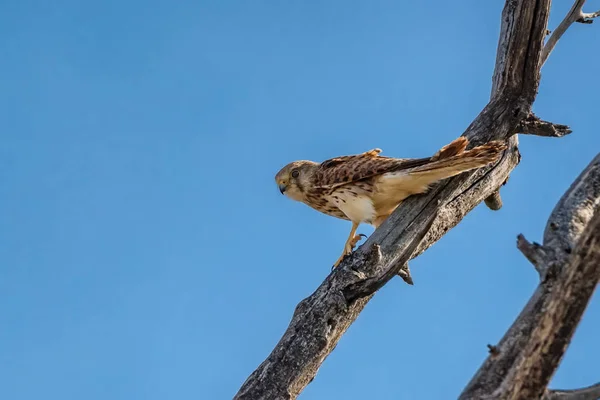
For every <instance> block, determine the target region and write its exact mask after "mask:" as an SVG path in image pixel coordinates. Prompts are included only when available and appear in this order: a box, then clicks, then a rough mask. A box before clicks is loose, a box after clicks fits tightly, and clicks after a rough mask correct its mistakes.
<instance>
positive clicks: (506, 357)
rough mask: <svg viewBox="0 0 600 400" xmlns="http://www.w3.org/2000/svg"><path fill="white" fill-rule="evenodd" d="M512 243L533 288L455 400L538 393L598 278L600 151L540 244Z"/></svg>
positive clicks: (557, 211) (552, 217)
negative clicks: (531, 272)
mask: <svg viewBox="0 0 600 400" xmlns="http://www.w3.org/2000/svg"><path fill="white" fill-rule="evenodd" d="M517 246H518V247H519V249H520V250H521V252H523V254H525V256H526V257H527V259H529V260H530V261H531V262H532V263H533V264H534V265H535V267H536V269H537V270H538V272H539V273H540V276H541V281H540V284H539V286H538V288H537V290H536V291H535V293H534V294H533V296H532V297H531V299H530V300H529V302H528V303H527V305H526V306H525V308H524V309H523V311H522V312H521V314H520V315H519V316H518V317H517V319H516V321H515V322H514V323H513V325H512V326H511V327H510V329H509V330H508V332H507V333H506V334H505V335H504V337H503V338H502V340H501V341H500V343H498V344H497V345H495V346H493V347H494V349H495V350H496V351H495V354H494V355H491V356H489V357H488V359H487V360H486V361H485V362H484V363H483V365H482V366H481V368H480V369H479V371H478V372H477V373H476V375H475V376H474V377H473V379H472V380H471V382H470V383H469V384H468V386H467V387H466V389H465V390H464V392H463V393H462V394H461V396H460V399H461V400H466V399H482V398H486V399H523V400H525V399H539V398H542V396H543V395H544V393H545V391H546V387H547V385H548V382H549V381H550V379H551V378H552V375H553V374H554V371H555V370H556V368H557V367H558V364H559V363H560V361H561V359H562V357H563V355H564V353H565V351H566V349H567V346H568V345H569V343H570V341H571V337H572V336H573V334H574V333H575V329H576V328H577V325H578V324H579V321H580V319H581V316H582V315H583V312H584V311H585V309H586V307H587V304H588V302H589V300H590V298H591V297H592V294H593V292H594V289H595V288H596V285H597V283H598V281H599V280H600V154H599V155H597V156H596V157H595V158H594V159H593V160H592V162H591V163H590V164H589V165H588V166H587V168H586V169H585V170H584V171H583V172H582V173H581V174H580V175H579V177H578V178H577V179H576V180H575V182H574V183H573V184H572V185H571V187H570V188H569V190H567V192H566V193H565V194H564V195H563V197H562V198H561V199H560V201H559V202H558V204H557V205H556V207H555V208H554V210H553V211H552V214H551V215H550V218H549V219H548V224H547V226H546V230H545V233H544V241H543V245H539V244H531V243H529V242H527V241H526V240H525V238H524V237H523V236H522V235H520V236H519V240H518V245H517ZM590 391H591V390H590ZM550 393H552V392H550ZM556 393H558V392H555V394H556ZM554 398H561V397H554ZM567 398H578V397H567ZM584 398H585V397H584Z"/></svg>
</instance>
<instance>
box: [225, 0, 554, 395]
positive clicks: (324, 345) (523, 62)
mask: <svg viewBox="0 0 600 400" xmlns="http://www.w3.org/2000/svg"><path fill="white" fill-rule="evenodd" d="M549 7H550V0H536V1H528V0H519V1H513V0H510V1H507V2H506V6H505V8H504V11H503V13H502V29H501V34H500V40H499V46H498V48H499V52H498V57H497V62H496V68H495V72H494V82H495V85H496V87H497V93H496V95H494V96H493V98H492V99H491V100H490V102H489V103H488V104H487V105H486V106H485V107H484V109H483V110H482V112H481V113H480V114H479V115H478V116H477V118H476V119H475V120H474V121H473V122H472V123H471V125H470V126H469V127H468V128H467V130H466V132H465V133H464V135H465V136H467V137H468V138H469V139H470V140H471V144H472V145H477V144H482V143H487V142H489V141H491V140H494V139H508V140H509V143H510V144H511V147H510V148H509V149H508V150H507V151H506V152H505V154H504V156H503V157H502V159H501V160H500V161H499V162H498V163H497V164H496V165H495V166H494V167H493V168H486V169H482V170H478V171H475V172H472V173H465V174H462V175H460V176H458V177H455V178H452V179H449V180H447V181H446V182H444V183H442V184H440V185H437V186H436V187H434V188H432V190H431V191H430V193H429V194H427V195H423V196H414V197H412V198H409V199H407V200H406V201H405V202H404V203H403V204H402V205H400V207H398V209H397V210H396V211H395V212H394V213H393V214H392V215H391V216H390V217H389V218H388V219H387V220H386V221H385V222H384V223H383V224H382V225H381V226H380V227H379V228H378V229H377V230H376V231H375V232H374V233H373V234H372V235H371V237H370V238H369V239H368V240H367V241H366V242H365V244H364V245H363V246H361V247H360V248H359V249H358V250H357V251H356V252H355V253H354V254H353V255H352V256H351V257H349V258H347V259H346V260H345V261H344V262H343V263H342V264H341V265H340V267H338V268H336V270H334V271H333V272H332V273H331V274H330V275H329V276H328V277H327V278H326V279H325V281H324V282H323V283H322V284H321V286H319V288H317V290H316V291H315V292H314V293H313V294H312V295H311V296H309V297H308V298H306V299H304V300H302V301H301V302H300V304H299V305H298V306H297V307H296V311H295V312H294V315H293V317H292V320H291V322H290V325H289V327H288V329H287V330H286V332H285V333H284V335H283V337H282V338H281V340H280V341H279V343H278V344H277V345H276V346H275V349H274V350H273V351H272V353H271V354H270V355H269V356H268V357H267V359H266V360H265V361H264V362H263V363H262V364H261V365H260V366H259V367H258V368H257V369H256V370H255V371H254V372H253V373H252V374H251V375H250V377H249V378H248V379H247V380H246V382H245V383H244V384H243V385H242V387H241V389H240V390H239V392H238V393H237V394H236V396H235V398H236V399H253V400H257V399H294V398H296V397H297V396H298V394H299V393H300V392H301V391H302V389H303V388H304V387H305V386H306V385H307V384H308V383H309V382H310V381H311V380H312V379H313V378H314V376H315V374H316V373H317V370H318V368H319V366H320V365H321V363H322V362H323V361H324V360H325V358H326V357H327V355H328V354H329V353H330V352H331V351H332V350H333V349H334V348H335V346H336V344H337V342H338V340H339V338H340V337H341V335H342V334H343V333H344V332H345V331H346V329H347V328H348V327H349V326H350V324H351V323H352V322H353V321H354V320H355V319H356V317H357V316H358V314H359V313H360V312H361V310H362V309H363V308H364V306H365V305H366V304H367V302H368V301H369V300H370V298H371V297H372V296H373V294H374V292H375V291H376V290H377V289H378V288H379V287H380V286H381V285H383V284H385V283H386V282H387V281H388V280H389V279H391V278H392V277H393V276H394V274H396V273H398V271H399V270H400V268H401V266H402V265H403V264H404V263H405V262H406V261H408V260H409V259H410V258H411V257H412V256H413V254H415V255H416V254H418V253H419V252H420V251H423V250H424V249H426V248H427V247H428V246H430V245H431V244H433V243H434V242H435V241H437V240H438V239H439V238H440V237H441V236H442V235H443V234H444V233H445V232H447V231H448V230H449V229H450V228H452V227H454V226H455V225H456V224H458V222H459V221H460V220H461V219H462V218H463V217H464V216H465V215H466V214H467V213H468V212H469V211H470V210H472V209H473V208H474V207H475V206H476V205H477V204H479V203H480V202H481V201H483V200H484V199H485V198H486V197H487V196H489V195H490V194H492V193H493V192H494V191H495V190H496V189H497V188H498V187H499V186H500V185H501V184H502V183H503V182H505V181H506V179H507V178H508V175H509V172H510V171H511V170H512V169H513V168H514V167H515V166H516V165H517V164H518V162H519V153H518V149H517V147H516V144H517V139H516V136H514V135H513V133H514V132H515V129H516V127H517V126H518V124H519V123H520V122H521V120H523V119H524V118H525V117H526V116H527V115H529V114H530V111H531V106H532V104H533V101H534V99H535V95H536V93H537V88H538V85H539V78H540V75H539V74H540V65H541V64H540V55H541V51H542V46H543V40H544V36H545V32H546V23H547V20H548V13H549ZM423 235H426V236H425V238H424V239H423V240H419V239H420V238H421V237H423ZM417 246H419V249H417V250H415V248H416V247H417Z"/></svg>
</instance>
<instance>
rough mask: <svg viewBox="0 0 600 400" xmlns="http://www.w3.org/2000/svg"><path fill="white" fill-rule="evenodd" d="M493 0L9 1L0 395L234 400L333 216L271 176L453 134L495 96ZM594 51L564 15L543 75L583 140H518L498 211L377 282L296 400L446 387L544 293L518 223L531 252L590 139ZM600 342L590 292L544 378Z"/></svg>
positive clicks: (599, 58) (322, 250)
mask: <svg viewBox="0 0 600 400" xmlns="http://www.w3.org/2000/svg"><path fill="white" fill-rule="evenodd" d="M561 3H562V2H556V5H555V7H554V9H553V15H552V18H551V26H550V28H552V29H553V28H554V27H556V25H557V24H558V22H559V19H560V17H561V16H562V15H564V13H566V11H567V10H568V8H569V7H570V4H561ZM566 3H570V2H566ZM588 3H589V9H590V10H595V9H598V8H600V2H599V1H597V0H596V1H590V2H588ZM502 5H503V2H502V1H494V2H491V1H485V2H483V1H479V0H469V1H463V2H445V1H438V0H434V1H429V2H420V3H419V2H408V3H407V2H392V1H382V0H375V1H369V2H366V1H365V2H356V1H341V0H331V1H327V2H325V1H320V2H316V1H311V2H299V1H296V2H275V1H252V2H249V1H210V2H208V1H196V2H191V1H181V2H176V3H174V2H167V1H159V0H148V1H144V2H142V1H137V0H129V1H116V0H112V1H105V2H101V3H98V2H94V3H92V2H81V1H73V0H66V1H58V2H41V1H29V0H23V1H19V2H17V1H12V2H8V1H4V2H1V3H0V35H1V37H2V40H1V41H0V52H1V54H2V57H0V72H1V74H0V93H2V95H1V96H0V135H1V139H2V141H1V143H2V145H1V146H0V182H1V184H0V221H2V222H1V224H0V304H1V306H0V326H1V328H0V376H1V377H2V378H1V381H2V384H0V398H4V399H11V400H21V399H28V400H29V399H31V400H33V399H40V398H48V399H81V398H85V399H88V400H105V399H114V400H118V399H128V400H129V399H157V400H158V399H161V400H162V399H226V398H231V397H232V396H233V394H234V393H235V392H236V391H237V390H238V388H239V386H240V385H241V384H242V382H243V381H244V380H245V379H246V377H247V376H248V375H249V374H250V373H251V372H252V371H253V370H254V368H256V367H257V366H258V364H259V363H260V362H262V360H263V359H264V358H265V357H266V356H267V355H268V354H269V352H270V351H271V349H272V347H273V346H274V345H275V344H276V343H277V341H278V340H279V338H280V336H281V335H282V333H283V332H284V330H285V328H286V327H287V324H288V322H289V320H290V317H291V315H292V312H293V310H294V307H295V305H296V304H297V303H298V302H299V301H300V300H301V299H302V298H304V297H306V296H308V295H309V294H310V293H312V291H313V290H314V289H315V288H316V287H317V285H318V284H319V283H320V282H321V281H322V280H323V279H324V278H325V276H326V275H327V274H328V272H329V268H330V266H331V263H332V262H333V261H334V260H335V259H336V258H337V257H338V255H339V252H340V251H341V249H342V246H343V243H344V241H345V239H346V236H347V234H348V230H349V228H350V225H349V223H348V222H346V221H341V220H337V219H334V218H331V217H327V216H325V215H321V214H318V213H316V212H315V211H313V210H311V209H309V208H308V207H306V206H304V205H302V204H299V203H294V202H292V201H290V200H288V199H286V198H284V197H283V196H281V195H280V194H279V192H278V190H277V187H276V185H275V183H274V181H273V177H274V174H275V173H276V172H277V171H278V170H279V168H281V167H282V166H283V165H284V164H286V163H288V162H290V161H292V160H296V159H312V160H317V161H320V160H324V159H326V158H329V157H334V156H337V155H343V154H353V153H358V152H362V151H366V150H369V149H371V148H374V147H380V148H382V149H383V151H384V153H383V154H384V155H388V156H398V157H424V156H428V155H431V154H433V153H434V152H435V151H436V150H437V149H438V148H439V147H441V146H443V145H445V144H446V143H448V142H450V141H451V140H453V139H454V138H456V137H457V136H459V135H460V134H461V133H462V132H463V131H464V129H465V128H466V127H467V125H468V124H469V123H470V121H471V120H472V119H473V118H474V117H475V116H476V115H477V113H478V112H479V111H480V109H481V108H482V107H483V106H484V105H485V104H486V102H487V100H488V98H489V91H490V85H491V74H492V71H493V66H494V58H495V52H496V45H497V38H498V31H499V23H500V13H501V9H502ZM599 45H600V26H597V24H594V25H591V26H590V25H576V26H573V27H572V29H571V30H569V32H567V34H566V35H565V36H564V38H563V39H562V40H561V42H560V43H559V45H558V47H557V49H556V50H555V51H554V53H553V54H552V56H551V58H550V60H549V61H548V63H547V65H546V66H545V67H544V69H543V81H542V85H541V87H540V92H539V97H538V100H537V102H536V104H535V111H536V112H537V113H538V115H540V116H541V117H542V118H545V119H551V120H553V121H555V122H559V123H566V124H569V125H571V127H572V128H573V130H574V133H573V134H572V135H571V136H569V137H566V138H564V139H544V138H538V137H521V152H522V155H523V159H522V162H521V164H520V165H519V166H518V168H517V169H516V170H515V171H514V173H513V174H512V176H511V179H510V181H509V184H508V185H506V186H505V187H504V188H503V189H502V194H503V199H504V202H505V206H504V208H503V209H502V210H501V211H499V212H492V211H490V210H488V209H486V208H485V207H484V206H479V207H477V208H476V209H475V210H474V211H473V212H472V213H471V214H469V215H468V216H467V217H466V218H465V219H464V221H463V222H462V223H461V224H460V225H459V226H458V227H457V228H455V229H454V230H452V231H451V232H450V233H449V234H448V235H446V236H445V237H444V238H443V239H442V240H441V241H440V242H438V243H437V244H436V245H434V246H433V247H432V248H431V249H430V250H429V251H427V252H426V253H425V254H423V255H422V256H421V257H419V258H418V259H416V260H414V261H413V262H412V264H411V266H412V271H413V276H414V279H415V283H416V284H415V286H413V287H408V286H407V285H405V284H404V283H403V282H401V281H400V280H399V279H395V280H394V281H392V282H390V284H388V285H387V286H386V287H385V288H383V289H382V290H381V291H380V293H379V294H378V295H377V296H376V297H375V298H374V299H373V301H372V302H371V303H370V304H369V305H368V307H367V308H366V309H365V311H364V312H363V313H362V314H361V316H360V317H359V318H358V320H357V321H356V323H355V324H354V325H352V326H351V328H350V329H349V331H348V332H347V333H346V335H345V336H344V337H343V338H342V340H341V341H340V343H339V345H338V346H337V348H336V349H335V351H334V352H333V353H332V354H331V356H330V357H329V358H328V359H327V360H326V362H325V363H324V364H323V366H322V368H321V369H320V371H319V373H318V375H317V377H316V379H315V380H314V381H313V382H312V383H311V384H310V385H309V386H308V387H307V389H306V390H305V392H304V393H303V394H302V395H301V398H302V399H305V400H309V399H332V398H344V399H363V398H376V399H379V400H385V399H398V398H403V399H440V398H452V397H456V396H457V395H458V393H459V392H460V391H461V390H462V388H463V387H464V386H465V385H466V383H467V382H468V381H469V379H470V378H471V376H472V375H473V374H474V372H475V371H476V369H477V368H478V367H479V365H480V363H481V362H482V361H483V359H484V358H485V356H486V354H487V353H486V344H487V343H495V342H496V341H497V340H498V339H500V337H501V336H502V335H503V333H504V332H505V330H506V329H507V328H508V326H509V325H510V324H511V322H512V321H513V320H514V318H515V317H516V315H517V314H518V312H519V311H520V310H521V308H522V306H523V305H524V304H525V302H526V301H527V299H528V298H529V296H530V294H531V293H532V291H533V290H534V288H535V286H536V285H537V277H536V273H535V271H534V269H533V268H532V267H531V266H530V265H528V263H527V261H526V260H525V259H524V258H523V257H522V256H521V255H520V254H519V253H518V251H517V249H516V248H515V238H516V235H517V234H518V233H521V232H522V233H524V234H525V235H526V236H527V237H528V238H529V239H530V240H538V241H539V240H541V235H542V232H543V229H544V226H545V223H546V219H547V217H548V215H549V214H550V212H551V210H552V208H553V207H554V205H555V203H556V201H557V200H558V199H559V197H560V196H561V194H562V193H563V192H564V191H565V190H566V189H567V187H568V186H569V184H570V183H571V182H572V180H573V179H574V178H575V177H576V176H577V175H578V174H579V172H580V171H581V170H582V169H583V168H584V167H585V166H586V165H587V164H588V162H589V161H590V160H591V159H592V158H593V157H594V156H595V155H596V153H597V151H598V149H599V148H600V136H599V135H598V122H597V118H596V117H595V116H596V115H597V113H598V102H599V99H600V98H599V95H598V92H597V91H596V90H594V88H593V87H590V86H589V85H588V83H589V82H592V81H594V80H595V79H596V76H597V71H598V69H599V68H600V52H597V51H591V50H592V49H594V48H598V46H599ZM360 232H364V233H367V234H370V233H371V232H372V229H371V228H369V227H362V228H361V229H360ZM598 330H600V304H599V303H598V298H597V296H596V298H594V299H592V303H591V305H590V307H589V308H588V311H587V313H586V314H585V316H584V320H583V322H582V324H581V325H580V328H579V330H578V331H577V333H576V336H575V338H574V341H573V343H572V345H571V347H570V348H569V350H568V353H567V356H566V358H565V359H564V362H563V364H562V366H561V368H560V370H559V371H558V373H557V375H556V377H555V379H554V383H553V384H554V386H559V387H562V388H569V387H577V386H584V385H588V384H591V383H594V382H596V381H597V380H598V374H597V372H598V371H597V360H598V359H599V358H600V347H598V346H597V333H598Z"/></svg>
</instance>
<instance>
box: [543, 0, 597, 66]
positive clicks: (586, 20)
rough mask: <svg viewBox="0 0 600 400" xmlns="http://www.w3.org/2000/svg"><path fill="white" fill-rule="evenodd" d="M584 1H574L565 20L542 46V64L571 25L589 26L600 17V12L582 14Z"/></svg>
mask: <svg viewBox="0 0 600 400" xmlns="http://www.w3.org/2000/svg"><path fill="white" fill-rule="evenodd" d="M585 1H586V0H576V1H575V3H574V4H573V7H571V10H569V12H568V14H567V15H566V16H565V18H564V19H563V20H562V21H561V23H560V24H559V25H558V27H557V28H556V29H555V30H554V32H552V34H551V35H550V38H549V39H548V42H547V43H546V45H545V46H544V51H543V52H542V64H543V63H545V62H546V60H547V59H548V56H550V53H552V50H554V47H555V46H556V43H558V40H559V39H560V38H561V37H562V35H564V33H565V32H566V31H567V29H569V27H570V26H571V25H573V24H574V23H575V22H579V23H583V24H591V23H592V22H594V21H593V19H594V18H596V17H598V16H599V15H600V10H599V11H596V12H593V13H584V12H583V6H584V4H585Z"/></svg>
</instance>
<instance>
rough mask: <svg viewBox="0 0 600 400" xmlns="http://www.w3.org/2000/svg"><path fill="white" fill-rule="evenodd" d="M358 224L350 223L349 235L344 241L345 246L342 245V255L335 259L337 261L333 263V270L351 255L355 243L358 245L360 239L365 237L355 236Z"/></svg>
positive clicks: (361, 235)
mask: <svg viewBox="0 0 600 400" xmlns="http://www.w3.org/2000/svg"><path fill="white" fill-rule="evenodd" d="M358 225H359V224H358V223H357V222H352V229H350V235H348V240H346V244H345V245H344V252H343V253H342V255H341V256H340V258H338V259H337V261H336V262H335V264H333V268H335V267H337V266H338V265H340V263H341V262H342V260H343V259H344V258H345V257H346V256H347V255H348V254H350V253H352V250H353V249H354V246H356V243H358V242H359V241H360V239H361V238H362V237H363V236H365V235H363V234H359V235H357V234H356V230H357V229H358Z"/></svg>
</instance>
